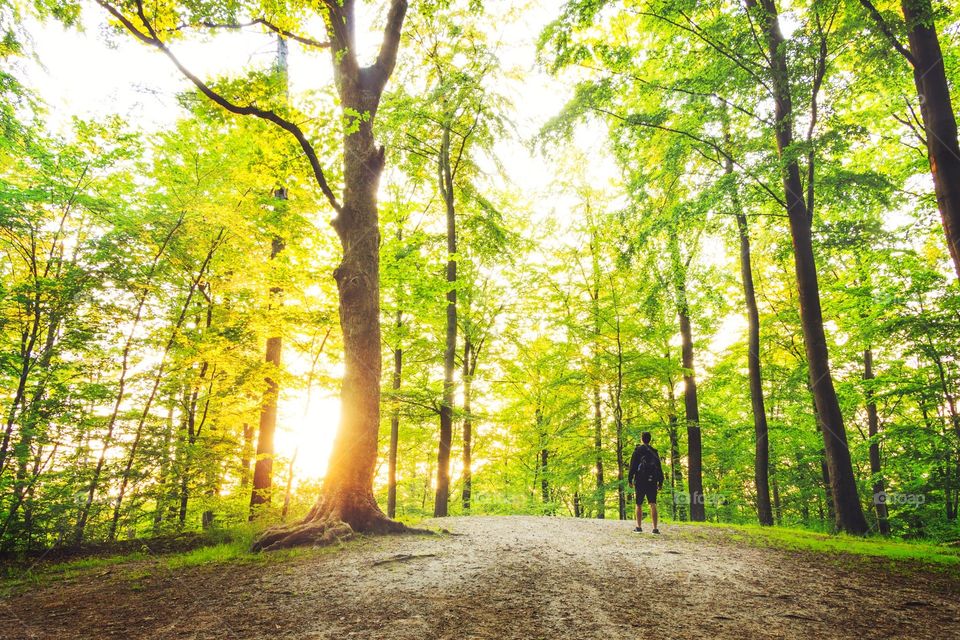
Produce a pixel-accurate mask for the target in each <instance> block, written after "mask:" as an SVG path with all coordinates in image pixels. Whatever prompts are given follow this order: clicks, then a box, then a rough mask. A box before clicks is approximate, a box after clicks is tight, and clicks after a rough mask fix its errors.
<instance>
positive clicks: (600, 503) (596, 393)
mask: <svg viewBox="0 0 960 640" xmlns="http://www.w3.org/2000/svg"><path fill="white" fill-rule="evenodd" d="M593 450H594V455H595V457H596V468H597V478H596V480H597V489H596V492H595V496H596V502H597V517H598V518H600V519H601V520H603V519H604V518H606V515H607V514H606V495H605V493H606V487H605V486H604V482H603V416H602V414H601V413H600V387H599V386H594V388H593Z"/></svg>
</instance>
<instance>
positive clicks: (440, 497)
mask: <svg viewBox="0 0 960 640" xmlns="http://www.w3.org/2000/svg"><path fill="white" fill-rule="evenodd" d="M439 169H440V172H439V173H440V193H441V195H442V196H443V201H444V205H445V206H446V212H447V286H448V289H447V333H446V348H445V349H444V353H443V400H442V403H441V405H440V446H439V450H438V452H437V490H436V498H435V499H434V503H433V516H434V517H435V518H439V517H443V516H446V515H447V503H448V500H449V498H450V446H451V444H452V441H453V391H454V385H453V374H454V370H455V368H456V358H457V258H456V255H457V213H456V208H455V207H454V194H453V174H452V172H451V168H450V128H449V127H448V126H445V127H444V129H443V135H442V140H441V143H440V162H439Z"/></svg>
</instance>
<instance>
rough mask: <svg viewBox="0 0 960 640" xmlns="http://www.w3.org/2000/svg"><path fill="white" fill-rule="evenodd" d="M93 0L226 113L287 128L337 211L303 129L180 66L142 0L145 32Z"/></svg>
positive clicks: (109, 6)
mask: <svg viewBox="0 0 960 640" xmlns="http://www.w3.org/2000/svg"><path fill="white" fill-rule="evenodd" d="M96 1H97V4H99V5H100V6H101V7H103V8H104V9H106V10H107V12H109V13H110V15H112V16H113V17H114V18H116V19H117V21H118V22H120V24H122V25H123V26H124V28H126V30H127V31H129V32H130V33H131V34H133V35H134V36H135V37H136V38H137V39H138V40H140V41H141V42H143V43H144V44H148V45H150V46H152V47H155V48H157V49H159V50H160V51H161V52H163V54H164V55H166V56H167V58H169V59H170V61H171V62H173V64H174V66H176V67H177V69H178V70H179V71H180V73H181V74H183V76H184V77H186V78H187V79H188V80H190V82H192V83H193V85H194V86H195V87H196V88H197V89H198V90H199V91H200V93H202V94H203V95H205V96H206V97H207V98H209V99H210V100H212V101H213V102H215V103H216V104H217V105H219V106H220V107H222V108H223V109H225V110H226V111H229V112H230V113H234V114H237V115H241V116H248V115H249V116H256V117H257V118H260V119H262V120H266V121H268V122H272V123H273V124H275V125H277V126H278V127H280V128H281V129H283V130H284V131H287V132H288V133H290V134H291V135H292V136H293V137H294V138H296V140H297V142H298V143H300V148H301V149H303V152H304V154H306V156H307V159H308V160H309V161H310V166H311V168H312V169H313V174H314V177H315V178H316V180H317V184H319V185H320V190H321V191H322V192H323V195H324V196H326V198H327V200H328V201H329V203H330V206H331V207H333V209H334V211H336V212H337V213H340V212H341V210H342V208H343V207H342V206H341V205H340V203H339V201H337V198H336V196H335V195H334V193H333V190H332V189H331V188H330V185H329V184H327V178H326V176H325V175H324V173H323V168H322V167H321V166H320V160H319V158H318V157H317V153H316V151H315V150H314V148H313V145H312V144H310V141H309V140H307V137H306V135H305V134H304V133H303V130H301V129H300V127H298V126H297V125H296V124H294V123H293V122H290V121H289V120H287V119H285V118H282V117H280V116H279V115H277V114H276V113H275V112H273V111H270V110H267V109H260V108H259V107H255V106H253V105H246V106H244V105H238V104H235V103H233V102H231V101H230V100H228V99H227V98H225V97H224V96H222V95H221V94H219V93H217V92H216V91H214V90H213V89H211V88H210V87H209V86H208V85H207V84H206V83H204V82H203V81H202V80H201V79H200V78H198V77H197V76H196V75H194V74H193V73H192V72H191V71H190V70H189V69H187V68H186V67H185V66H184V65H183V63H182V62H180V59H179V58H177V56H175V55H174V54H173V52H172V51H171V50H170V49H169V48H168V47H167V45H166V44H164V43H163V41H162V40H160V38H159V37H158V36H157V33H156V31H154V29H153V27H152V26H151V24H150V21H149V20H148V19H147V17H146V15H145V13H144V11H143V2H142V0H137V2H136V5H137V17H138V18H139V19H140V22H141V23H142V24H143V27H144V28H145V29H146V33H144V32H143V31H141V30H140V29H138V28H137V27H136V25H134V24H133V22H132V21H131V20H130V19H129V18H127V17H126V16H125V15H123V13H121V12H120V10H119V9H117V8H116V7H114V6H113V5H112V4H110V3H109V2H106V0H96Z"/></svg>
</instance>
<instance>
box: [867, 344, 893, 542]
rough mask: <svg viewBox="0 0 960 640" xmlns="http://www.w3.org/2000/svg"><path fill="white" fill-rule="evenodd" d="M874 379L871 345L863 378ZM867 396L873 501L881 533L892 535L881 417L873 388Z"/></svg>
mask: <svg viewBox="0 0 960 640" xmlns="http://www.w3.org/2000/svg"><path fill="white" fill-rule="evenodd" d="M873 379H874V375H873V350H872V349H870V348H869V347H868V348H866V349H864V350H863V380H864V382H866V383H867V384H868V385H869V384H870V381H871V380H873ZM866 397H867V435H869V437H870V474H871V475H872V476H873V503H874V505H876V508H877V529H878V530H879V531H880V533H881V534H883V535H885V536H888V535H890V521H889V519H888V517H887V502H886V500H885V499H883V498H881V497H880V496H884V495H885V494H884V483H883V476H882V475H881V473H882V469H881V466H880V443H879V442H878V441H877V435H878V434H879V433H880V417H879V416H878V415H877V401H876V400H875V399H874V394H873V390H872V389H871V388H869V387H867V389H866Z"/></svg>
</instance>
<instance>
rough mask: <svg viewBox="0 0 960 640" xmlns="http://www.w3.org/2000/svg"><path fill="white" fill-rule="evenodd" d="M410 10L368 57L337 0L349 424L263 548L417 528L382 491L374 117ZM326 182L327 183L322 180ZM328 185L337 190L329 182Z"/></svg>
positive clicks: (259, 543)
mask: <svg viewBox="0 0 960 640" xmlns="http://www.w3.org/2000/svg"><path fill="white" fill-rule="evenodd" d="M406 11H407V3H406V0H392V2H391V3H390V9H389V12H388V14H387V20H386V26H385V28H384V40H383V44H382V45H381V47H380V53H379V55H378V56H377V60H376V62H374V64H373V65H371V66H368V67H360V66H359V63H358V61H357V52H356V50H355V46H354V45H355V42H356V38H355V25H354V0H342V1H341V2H340V3H339V4H332V5H328V6H327V10H326V21H327V32H328V35H329V36H330V40H331V42H332V46H331V47H330V53H331V56H332V61H333V68H334V79H335V82H336V85H337V91H338V93H339V95H340V104H341V109H342V111H343V114H344V137H343V183H344V184H343V202H342V203H341V204H340V205H339V207H337V217H336V218H334V220H333V223H332V224H333V228H334V230H335V231H336V232H337V236H338V237H339V238H340V244H341V246H342V247H343V258H342V260H341V262H340V266H338V267H337V269H336V270H335V271H334V274H333V275H334V278H335V279H336V281H337V291H338V293H339V299H340V307H339V311H340V328H341V330H342V332H343V352H344V365H345V366H344V376H343V384H342V386H341V390H340V402H341V407H342V410H341V414H340V427H339V429H338V430H337V437H336V439H335V440H334V444H333V452H332V453H331V455H330V464H329V468H328V470H327V476H326V478H325V479H324V483H323V490H322V493H321V495H320V498H319V499H318V500H317V503H316V504H315V505H314V506H313V508H312V509H311V510H310V512H309V513H308V514H307V516H306V518H304V520H303V521H301V522H299V523H297V524H295V525H292V526H290V527H280V528H276V529H271V530H269V531H267V532H265V533H264V534H263V535H261V536H260V537H259V538H258V539H257V540H256V541H255V542H254V544H253V548H254V549H255V550H260V549H276V548H281V547H287V546H291V545H297V544H317V543H320V544H324V543H329V542H332V541H334V540H337V539H340V538H342V537H344V536H349V535H351V534H352V533H353V532H355V531H364V532H369V533H400V532H404V531H409V529H408V528H407V527H406V526H404V525H403V524H401V523H399V522H395V521H393V520H390V519H389V518H387V517H386V516H385V515H384V513H383V512H382V511H381V510H380V507H379V506H377V501H376V499H375V498H374V496H373V477H374V473H375V470H376V464H377V441H378V436H379V432H380V373H381V366H382V362H381V353H380V251H379V244H380V229H379V221H378V212H377V189H378V187H379V184H380V174H381V173H382V172H383V166H384V149H383V148H382V147H380V148H377V146H376V144H375V141H374V135H373V123H374V120H375V118H376V113H377V107H378V106H379V104H380V96H381V95H382V94H383V89H384V87H385V86H386V83H387V80H389V78H390V75H391V74H392V73H393V68H394V66H395V64H396V54H397V48H398V47H399V43H400V31H401V27H402V24H403V20H404V16H405V15H406ZM360 115H362V116H363V117H360ZM315 172H316V171H315ZM321 187H326V185H325V184H324V183H321ZM325 193H327V194H328V198H330V197H331V196H330V194H329V187H327V188H326V189H325ZM331 200H332V198H331Z"/></svg>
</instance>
